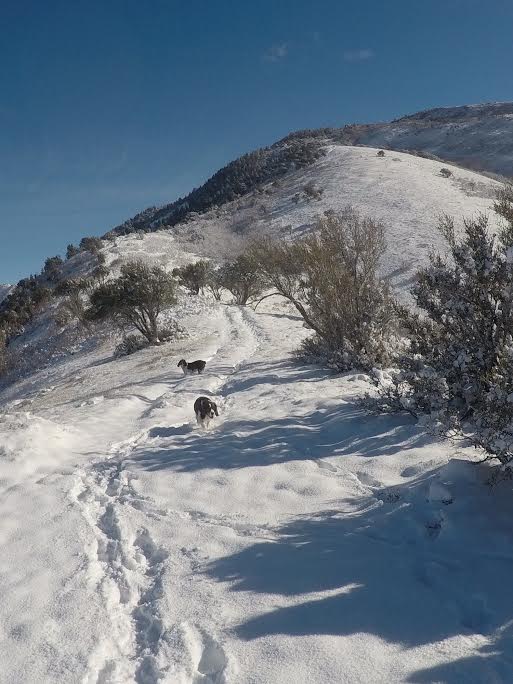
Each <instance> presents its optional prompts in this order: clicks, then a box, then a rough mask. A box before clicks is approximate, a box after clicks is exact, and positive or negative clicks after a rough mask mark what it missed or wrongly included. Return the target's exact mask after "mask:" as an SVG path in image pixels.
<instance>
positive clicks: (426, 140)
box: [354, 102, 513, 176]
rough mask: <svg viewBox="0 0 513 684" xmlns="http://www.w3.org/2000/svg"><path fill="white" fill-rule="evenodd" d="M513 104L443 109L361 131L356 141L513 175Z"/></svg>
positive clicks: (498, 103) (372, 126)
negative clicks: (433, 156)
mask: <svg viewBox="0 0 513 684" xmlns="http://www.w3.org/2000/svg"><path fill="white" fill-rule="evenodd" d="M512 141H513V103H512V102H495V103H489V104H476V105H463V106H460V107H439V108H436V109H430V110H426V111H424V112H417V113H416V114H411V115H409V116H405V117H402V118H401V119H397V120H396V121H392V122H390V123H384V124H370V125H368V126H359V127H355V133H354V142H355V143H358V144H361V145H371V146H373V147H376V146H387V147H390V148H392V149H394V150H418V151H422V152H428V153H431V154H435V155H437V156H439V157H441V158H442V159H446V160H450V161H454V162H459V163H461V164H463V165H464V166H467V167H469V168H475V169H482V170H486V171H492V172H495V173H500V174H502V175H505V176H513V142H512Z"/></svg>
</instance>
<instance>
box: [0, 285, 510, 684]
mask: <svg viewBox="0 0 513 684" xmlns="http://www.w3.org/2000/svg"><path fill="white" fill-rule="evenodd" d="M192 302H193V304H191V307H190V308H189V313H187V314H185V313H184V319H183V322H184V323H186V324H187V327H188V329H189V330H190V332H191V337H190V339H189V340H186V341H182V342H180V343H176V344H175V345H166V346H163V347H161V348H156V349H151V350H146V351H143V352H141V353H139V354H136V355H133V356H131V357H127V358H125V359H122V360H118V361H114V360H113V359H112V357H111V354H110V353H109V351H108V350H106V349H104V350H101V351H96V352H93V353H90V354H88V355H87V356H85V357H84V356H82V357H79V358H73V359H69V360H68V361H67V362H66V363H61V364H59V365H58V366H54V367H52V368H49V369H46V370H45V371H43V372H41V373H40V374H39V375H36V376H34V377H32V378H30V379H27V380H25V381H23V382H22V383H20V384H19V385H17V386H14V387H12V388H11V389H10V390H9V391H5V392H4V395H3V401H4V402H5V404H4V412H5V413H4V416H3V418H2V421H1V422H0V439H1V443H2V449H3V451H2V458H1V460H0V482H1V484H0V487H1V495H0V501H1V504H0V505H1V509H2V511H1V512H2V520H3V525H2V531H1V534H0V544H1V547H2V551H3V552H2V554H1V559H2V560H1V562H0V588H1V590H2V597H3V601H2V605H1V607H0V620H1V624H2V639H1V641H0V653H1V656H2V681H5V682H12V683H14V682H24V683H25V682H26V683H29V684H30V683H32V682H34V683H35V682H45V683H54V682H55V683H57V682H59V684H62V683H68V682H70V683H71V682H82V681H84V682H91V683H92V682H95V683H96V682H104V683H107V682H112V683H114V682H116V683H120V682H138V683H145V684H148V683H156V682H169V683H173V684H175V683H176V684H199V683H200V682H202V683H209V684H232V683H233V684H235V683H236V684H241V683H244V684H245V683H248V684H249V683H251V684H255V683H258V684H268V683H269V682H273V683H277V684H282V683H283V684H289V683H290V682H309V683H312V684H317V683H318V684H321V683H322V684H325V683H326V682H340V681H344V682H350V683H352V682H376V683H380V682H383V683H385V682H387V683H388V682H432V681H443V682H462V681H465V682H476V683H477V682H485V681H486V682H488V681H490V682H508V681H511V678H512V677H513V660H512V657H511V656H512V655H513V652H512V648H511V647H512V644H511V640H510V633H509V629H508V625H509V624H510V621H511V617H512V616H511V614H510V613H511V605H512V604H513V602H512V599H513V596H511V588H510V587H511V582H510V581H509V577H510V572H511V566H512V562H513V557H512V556H511V547H512V542H513V539H512V532H511V525H510V520H511V506H512V503H511V493H510V485H509V484H507V483H505V484H503V485H500V486H498V487H497V488H496V489H495V490H493V492H492V491H491V490H490V489H489V488H488V487H487V486H485V485H484V482H485V480H486V478H487V477H488V474H489V469H488V468H487V467H484V466H481V467H480V468H478V467H476V466H473V465H470V464H468V463H467V462H466V460H464V459H466V458H468V456H469V454H465V453H462V452H459V453H458V452H455V451H454V450H453V449H451V448H450V447H449V446H448V445H447V444H439V443H436V442H434V441H432V440H430V439H428V438H427V437H426V436H425V434H424V433H423V432H422V430H421V429H420V428H419V427H417V426H415V425H414V424H413V423H412V421H411V420H410V419H408V418H404V417H394V418H390V417H369V416H366V415H362V414H361V412H360V411H359V409H358V408H357V407H356V406H355V404H354V398H355V396H356V395H358V394H359V393H360V392H362V391H363V390H365V389H366V388H367V384H366V382H365V376H363V375H358V374H346V375H345V376H334V375H332V374H330V373H329V372H326V371H324V370H322V369H316V368H311V367H308V366H298V365H295V364H294V363H293V362H292V361H291V358H290V352H291V350H292V349H293V348H295V347H296V346H297V344H298V343H299V340H300V339H301V338H302V337H303V336H304V335H305V334H306V333H305V330H304V328H303V327H302V326H301V323H300V321H298V320H297V317H296V316H294V315H293V313H292V312H290V311H289V310H288V309H287V307H285V306H284V305H281V304H280V303H277V302H274V303H272V300H271V301H269V302H267V304H268V306H267V307H264V306H262V310H261V311H259V312H258V313H256V314H255V313H253V312H251V311H250V310H246V309H240V308H238V307H231V306H226V305H214V304H212V303H209V302H207V301H204V300H202V299H201V298H199V299H194V300H192ZM182 356H185V357H186V358H190V359H192V358H205V359H207V360H208V366H207V371H206V373H205V375H203V376H199V377H197V376H196V377H187V378H184V377H183V375H181V373H180V372H179V369H178V368H177V367H176V362H177V359H179V358H180V357H182ZM200 394H207V395H208V396H212V397H214V398H215V400H216V401H217V403H218V405H219V407H220V418H219V420H218V421H216V424H215V426H214V427H213V428H212V429H211V431H209V432H208V433H202V432H201V431H200V430H199V429H198V428H197V427H196V426H195V420H194V416H193V413H192V403H193V401H194V399H195V398H196V397H197V396H198V395H200ZM470 456H472V454H470Z"/></svg>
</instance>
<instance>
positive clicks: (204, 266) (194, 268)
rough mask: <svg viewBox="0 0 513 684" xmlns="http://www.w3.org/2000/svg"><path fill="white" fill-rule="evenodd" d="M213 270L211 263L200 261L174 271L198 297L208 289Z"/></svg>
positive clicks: (181, 283) (184, 284)
mask: <svg viewBox="0 0 513 684" xmlns="http://www.w3.org/2000/svg"><path fill="white" fill-rule="evenodd" d="M211 270H212V266H211V265H210V262H209V261H206V260H200V261H196V262H195V263H193V264H186V265H185V266H181V267H180V268H175V269H173V275H174V276H175V277H176V278H178V281H179V283H180V285H183V286H184V287H185V288H186V289H187V290H189V292H190V293H191V294H194V295H198V294H199V293H200V292H201V290H202V289H203V288H204V287H206V285H207V282H208V280H209V276H210V272H211Z"/></svg>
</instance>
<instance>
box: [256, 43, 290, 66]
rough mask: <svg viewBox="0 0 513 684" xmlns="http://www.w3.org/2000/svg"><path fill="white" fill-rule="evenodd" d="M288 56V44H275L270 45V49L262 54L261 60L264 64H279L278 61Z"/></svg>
mask: <svg viewBox="0 0 513 684" xmlns="http://www.w3.org/2000/svg"><path fill="white" fill-rule="evenodd" d="M288 54H289V46H288V44H287V43H277V44H276V45H271V47H270V48H268V49H267V50H266V51H265V52H264V54H263V55H262V59H263V60H264V62H279V60H280V59H284V58H285V57H286V56H287V55H288Z"/></svg>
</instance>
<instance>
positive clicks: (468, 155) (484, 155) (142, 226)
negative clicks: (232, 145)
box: [111, 102, 513, 235]
mask: <svg viewBox="0 0 513 684" xmlns="http://www.w3.org/2000/svg"><path fill="white" fill-rule="evenodd" d="M331 144H337V145H345V146H347V145H364V146H368V147H384V148H386V149H392V150H402V151H408V152H411V153H415V154H421V155H423V156H428V157H431V158H436V159H437V160H438V161H452V162H454V163H458V164H459V165H461V166H463V167H466V168H470V169H473V170H478V171H486V172H491V173H494V174H500V175H502V176H506V177H511V176H513V103H511V102H499V103H491V104H479V105H464V106H461V107H441V108H436V109H430V110H426V111H423V112H418V113H416V114H411V115H408V116H405V117H402V118H400V119H397V120H395V121H392V122H388V123H378V124H351V125H347V126H344V127H343V128H319V129H307V130H302V131H296V132H294V133H291V134H290V135H288V136H286V137H285V138H283V140H279V141H278V142H276V143H275V144H274V145H271V146H270V147H267V148H263V149H259V150H256V151H254V152H252V153H250V154H246V155H243V156H242V157H240V158H239V159H236V160H234V161H233V162H230V163H229V164H227V165H226V166H225V167H224V168H222V169H220V170H219V171H218V172H217V173H215V174H214V175H213V176H212V178H210V179H209V180H208V181H207V182H206V183H204V184H203V185H202V186H200V187H199V188H196V189H195V190H193V191H192V192H191V193H190V194H189V195H187V196H186V197H184V198H180V199H178V200H176V201H174V202H171V203H170V204H166V205H164V206H162V207H149V208H148V209H145V210H144V211H142V212H141V213H140V214H137V215H136V216H134V217H133V218H131V219H129V220H127V221H125V222H124V223H123V224H121V225H120V226H117V227H115V228H114V229H113V230H112V231H111V232H113V233H114V234H118V235H123V234H126V233H130V232H135V231H138V230H143V231H151V230H158V229H159V228H162V227H165V226H166V225H171V226H172V225H175V224H177V223H180V222H182V221H184V220H186V219H188V218H189V216H190V215H191V214H192V215H194V213H195V212H205V211H207V210H208V209H210V208H215V207H218V206H222V205H224V204H225V203H227V202H229V201H231V200H232V199H234V198H237V197H239V196H243V195H245V194H247V193H248V192H251V191H252V190H258V188H259V187H261V186H262V184H265V183H269V182H272V181H273V180H277V179H279V178H281V177H282V176H283V175H284V174H287V172H289V171H290V170H291V169H298V168H304V167H306V166H308V165H309V164H311V163H313V162H315V161H316V160H317V159H318V158H319V156H321V155H322V153H323V151H324V150H325V148H326V146H329V145H331Z"/></svg>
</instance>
